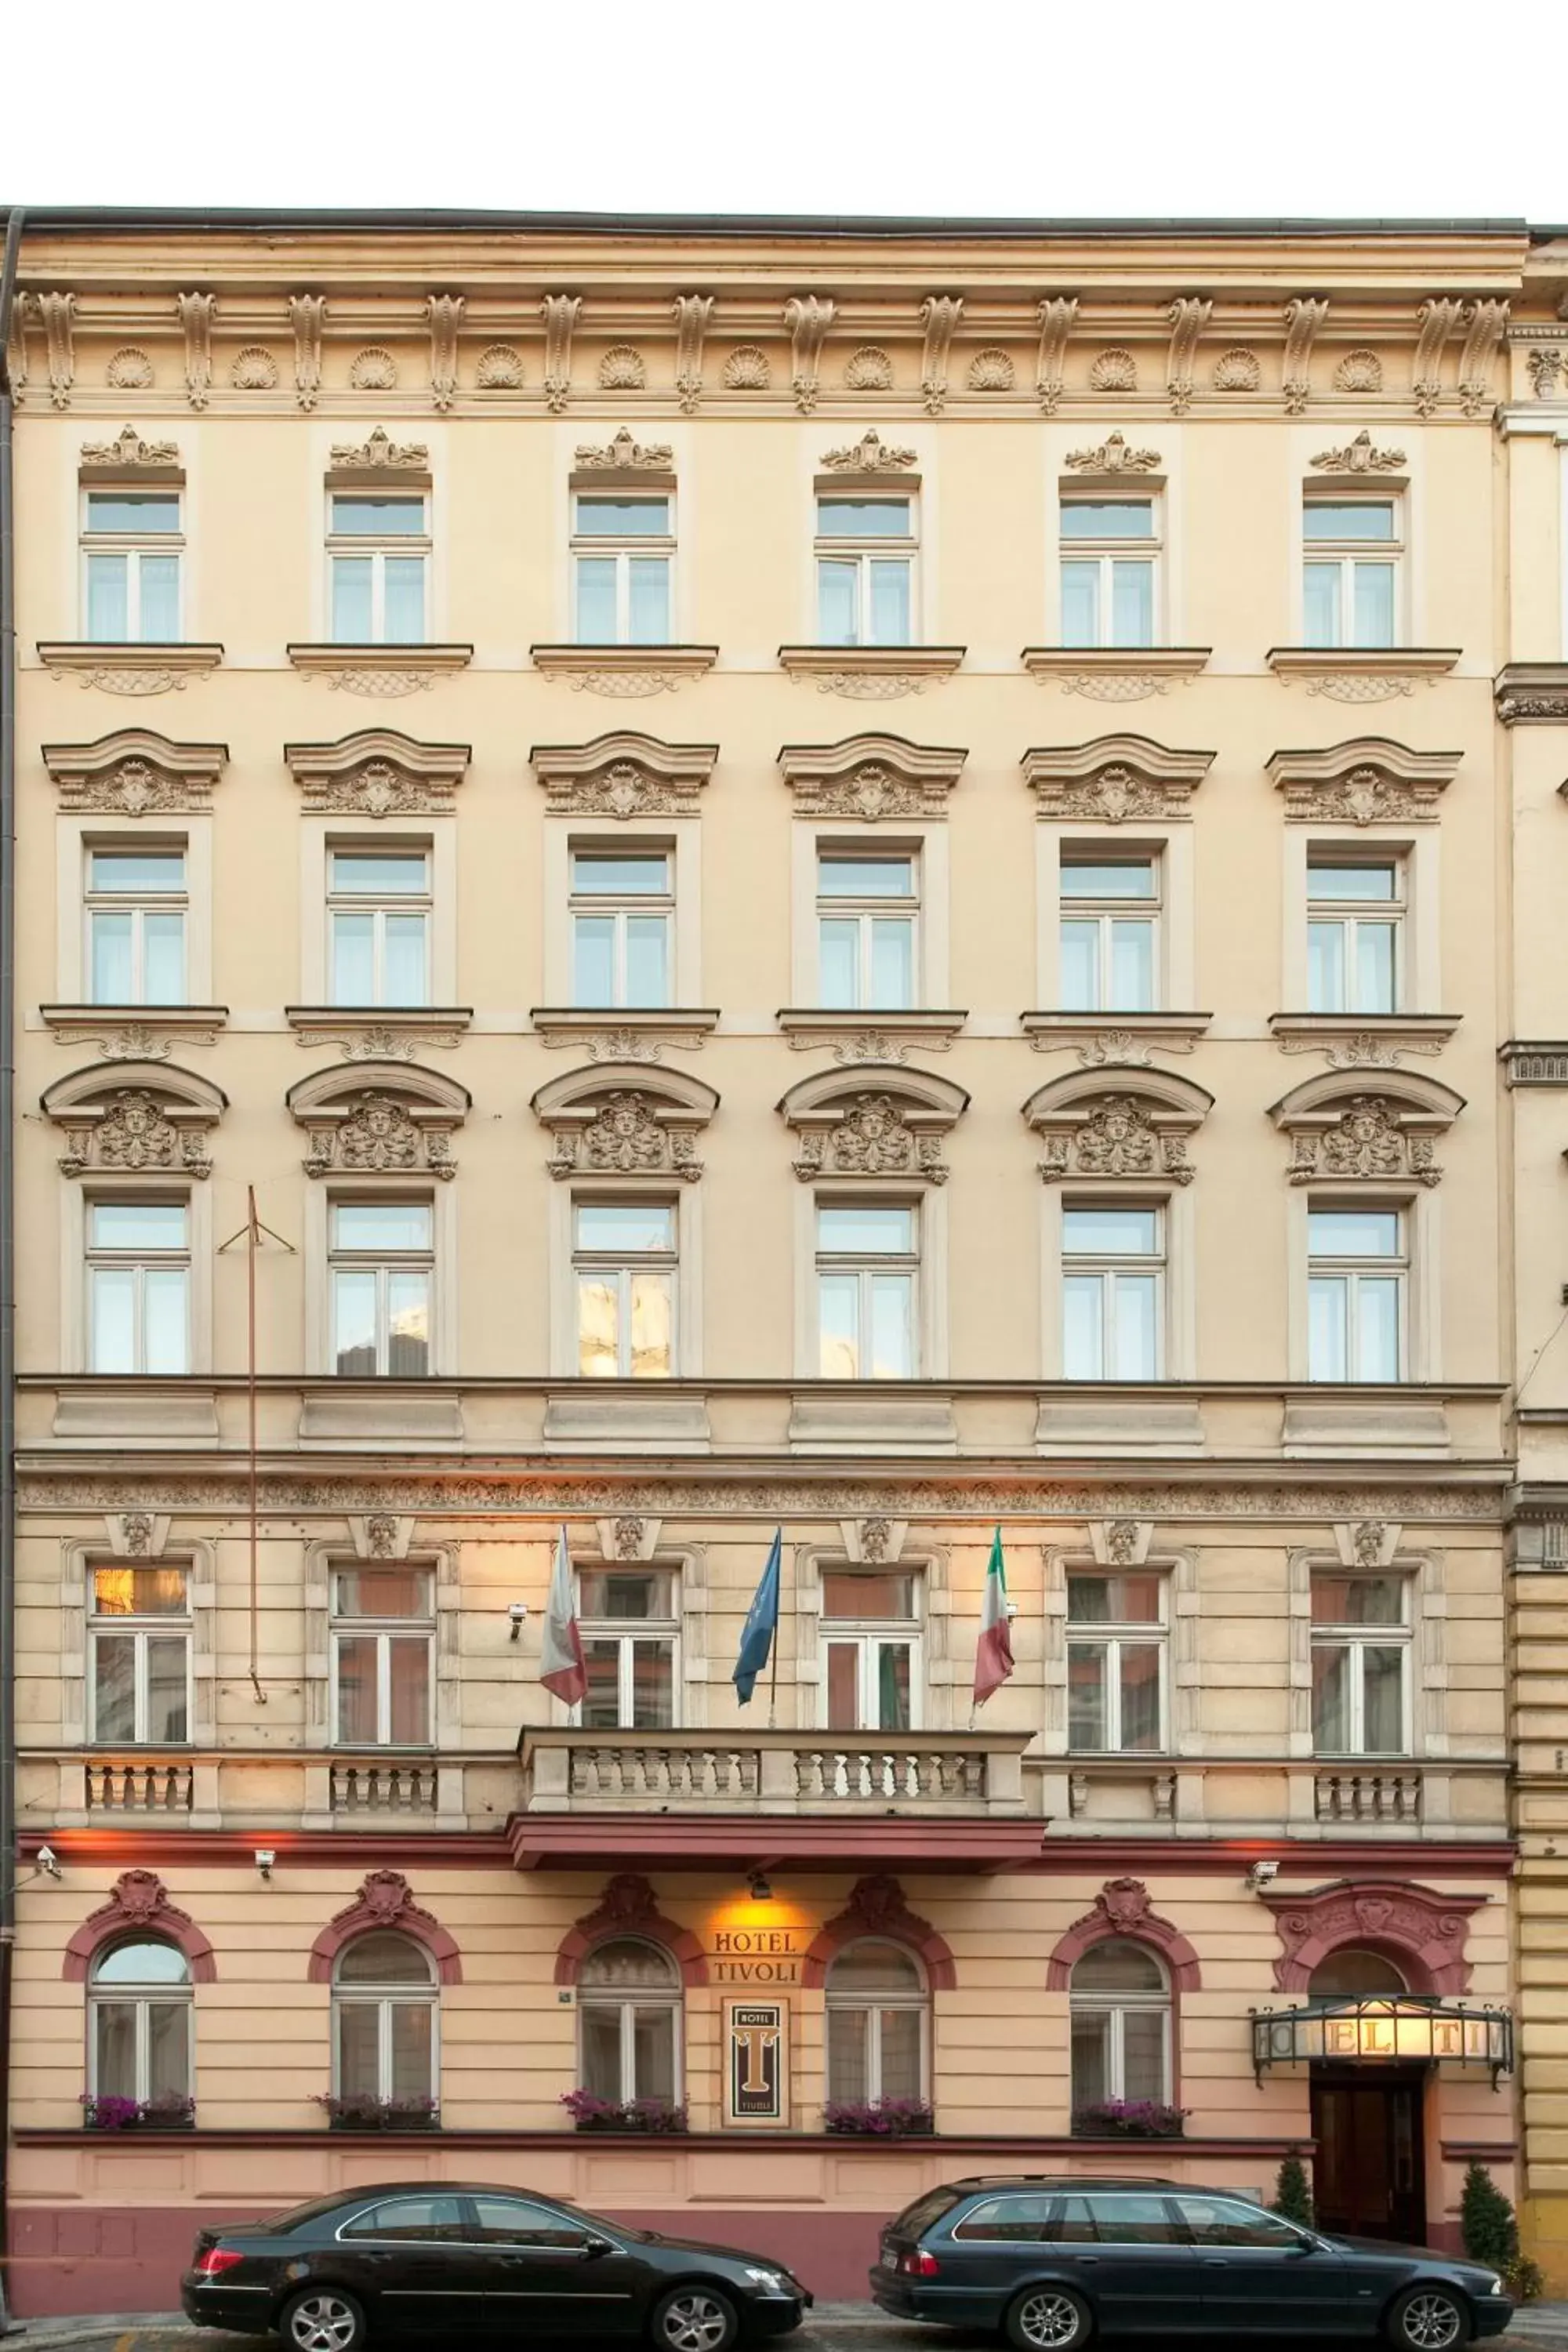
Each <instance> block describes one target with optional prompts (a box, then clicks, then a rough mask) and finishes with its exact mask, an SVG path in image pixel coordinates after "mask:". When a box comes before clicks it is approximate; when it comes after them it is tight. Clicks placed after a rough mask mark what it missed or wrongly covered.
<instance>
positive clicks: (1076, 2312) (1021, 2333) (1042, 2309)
mask: <svg viewBox="0 0 1568 2352" xmlns="http://www.w3.org/2000/svg"><path fill="white" fill-rule="evenodd" d="M1002 2333H1003V2334H1004V2336H1005V2337H1006V2338H1007V2341H1008V2343H1009V2344H1015V2345H1016V2347H1017V2352H1078V2347H1079V2345H1080V2344H1087V2343H1088V2342H1089V2337H1090V2336H1092V2335H1093V2333H1094V2315H1093V2314H1092V2313H1091V2312H1090V2310H1089V2305H1088V2304H1087V2303H1085V2301H1084V2299H1083V2297H1082V2295H1080V2294H1074V2293H1073V2291H1072V2289H1071V2287H1070V2286H1030V2287H1026V2288H1025V2290H1024V2292H1023V2294H1016V2295H1015V2296H1014V2298H1013V2300H1012V2302H1011V2303H1010V2304H1009V2305H1007V2314H1006V2316H1005V2319H1004V2320H1003V2322H1002Z"/></svg>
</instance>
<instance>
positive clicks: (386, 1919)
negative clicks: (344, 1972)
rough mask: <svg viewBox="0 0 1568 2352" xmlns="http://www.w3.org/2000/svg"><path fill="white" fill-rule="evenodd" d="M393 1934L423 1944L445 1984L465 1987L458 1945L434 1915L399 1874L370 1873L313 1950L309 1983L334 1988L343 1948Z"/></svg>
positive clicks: (382, 1871)
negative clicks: (356, 1940) (335, 1969)
mask: <svg viewBox="0 0 1568 2352" xmlns="http://www.w3.org/2000/svg"><path fill="white" fill-rule="evenodd" d="M389 1929H390V1930H391V1931H392V1932H394V1933H395V1934H396V1935H399V1936H408V1937H412V1939H413V1941H414V1942H415V1943H416V1944H423V1945H424V1947H425V1949H426V1951H427V1952H428V1953H429V1955H430V1957H431V1958H432V1959H433V1960H434V1961H435V1963H436V1973H437V1977H438V1978H439V1979H440V1980H441V1982H442V1983H443V1984H444V1985H454V1984H461V1983H462V1981H463V1963H462V1959H461V1957H460V1955H459V1953H458V1947H457V1945H456V1943H455V1942H454V1941H453V1939H452V1937H450V1936H449V1935H448V1934H447V1930H446V1928H445V1927H442V1925H441V1923H440V1921H439V1920H438V1919H437V1916H436V1915H435V1913H434V1912H433V1911H426V1910H425V1909H423V1908H422V1907H421V1906H420V1905H419V1904H417V1903H416V1901H415V1900H414V1891H413V1889H412V1887H411V1886H410V1885H409V1884H408V1881H407V1879H406V1878H405V1876H404V1875H403V1873H402V1872H401V1871H400V1870H373V1871H371V1872H370V1873H369V1874H367V1876H366V1877H365V1878H364V1879H363V1881H362V1883H361V1885H360V1890H359V1893H358V1894H357V1895H355V1896H354V1899H353V1902H352V1903H350V1904H347V1905H345V1906H344V1907H343V1909H342V1910H341V1911H334V1912H333V1914H332V1916H331V1919H330V1920H329V1921H328V1923H327V1925H326V1927H323V1928H322V1929H321V1934H320V1935H319V1936H318V1937H316V1940H315V1942H314V1943H313V1944H312V1945H311V1947H310V1965H309V1967H308V1968H307V1969H306V1972H305V1973H306V1978H307V1980H308V1981H309V1982H310V1983H311V1984H331V1980H332V1968H333V1964H334V1962H335V1961H336V1959H337V1957H338V1955H339V1953H340V1952H341V1951H342V1948H343V1947H344V1945H345V1944H352V1943H353V1940H354V1938H355V1937H356V1936H367V1935H371V1934H374V1933H377V1932H383V1933H384V1932H385V1931H387V1930H389Z"/></svg>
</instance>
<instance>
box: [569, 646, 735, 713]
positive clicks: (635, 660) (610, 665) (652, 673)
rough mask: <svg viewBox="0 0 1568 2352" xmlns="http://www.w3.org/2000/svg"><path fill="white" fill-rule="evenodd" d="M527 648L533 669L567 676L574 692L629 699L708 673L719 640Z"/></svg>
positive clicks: (673, 690)
mask: <svg viewBox="0 0 1568 2352" xmlns="http://www.w3.org/2000/svg"><path fill="white" fill-rule="evenodd" d="M528 651H529V657H530V659H531V661H532V663H533V667H534V668H535V669H536V670H539V671H541V672H542V675H543V676H544V677H548V678H551V679H554V678H565V679H567V680H568V681H569V682H570V684H571V686H572V688H573V690H574V692H575V693H578V694H584V693H585V694H605V695H610V696H612V697H616V698H625V699H626V700H627V701H636V700H638V699H640V698H643V697H645V696H647V695H653V694H677V693H679V690H680V688H681V687H682V686H684V685H685V684H686V683H687V682H688V681H689V679H691V678H694V677H706V675H707V673H708V672H709V671H710V669H711V668H712V667H713V665H714V663H715V662H716V661H717V660H718V658H719V648H718V646H611V645H601V646H592V645H584V646H530V647H529V649H528Z"/></svg>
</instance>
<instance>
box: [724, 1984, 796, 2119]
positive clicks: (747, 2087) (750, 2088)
mask: <svg viewBox="0 0 1568 2352" xmlns="http://www.w3.org/2000/svg"><path fill="white" fill-rule="evenodd" d="M724 2058H725V2063H724V2121H725V2122H726V2123H727V2124H740V2125H746V2124H750V2125H753V2126H755V2125H763V2126H766V2125H773V2126H781V2125H784V2124H787V2123H788V2121H789V2003H788V2002H787V2001H783V2000H727V2001H726V2002H725V2003H724Z"/></svg>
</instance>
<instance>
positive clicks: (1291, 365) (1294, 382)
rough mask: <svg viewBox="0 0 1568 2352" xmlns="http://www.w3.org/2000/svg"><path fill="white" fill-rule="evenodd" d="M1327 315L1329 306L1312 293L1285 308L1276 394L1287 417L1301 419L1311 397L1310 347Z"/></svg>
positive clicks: (1303, 295)
mask: <svg viewBox="0 0 1568 2352" xmlns="http://www.w3.org/2000/svg"><path fill="white" fill-rule="evenodd" d="M1328 315H1329V306H1328V303H1327V302H1326V301H1325V300H1324V299H1322V298H1321V296H1319V295H1315V294H1300V295H1298V296H1297V297H1296V299H1294V300H1293V301H1290V302H1287V303H1286V305H1285V359H1284V364H1283V366H1282V368H1281V371H1280V378H1279V391H1280V395H1281V397H1282V398H1283V400H1284V403H1285V414H1286V415H1287V416H1300V415H1301V414H1302V412H1303V411H1304V410H1305V408H1306V405H1307V403H1308V401H1309V400H1310V398H1311V396H1312V345H1313V344H1314V343H1315V342H1316V341H1317V339H1318V334H1319V331H1320V330H1321V327H1322V324H1323V321H1324V320H1325V319H1326V318H1327V317H1328Z"/></svg>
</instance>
